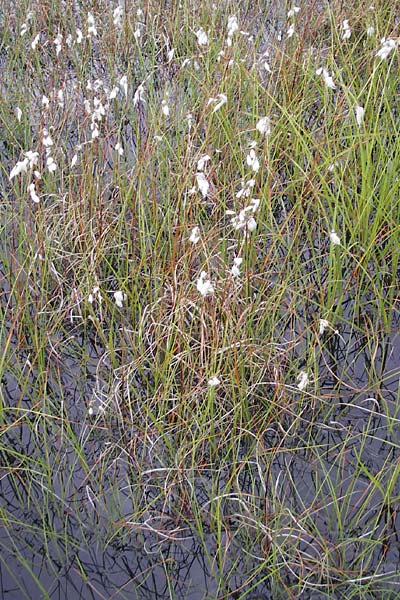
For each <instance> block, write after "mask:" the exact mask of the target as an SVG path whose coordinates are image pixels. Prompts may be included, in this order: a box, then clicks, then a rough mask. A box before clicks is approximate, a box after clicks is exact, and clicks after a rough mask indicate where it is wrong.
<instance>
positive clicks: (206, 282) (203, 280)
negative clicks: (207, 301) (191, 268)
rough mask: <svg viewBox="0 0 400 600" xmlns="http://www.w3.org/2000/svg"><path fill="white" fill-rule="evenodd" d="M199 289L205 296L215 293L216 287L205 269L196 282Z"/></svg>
mask: <svg viewBox="0 0 400 600" xmlns="http://www.w3.org/2000/svg"><path fill="white" fill-rule="evenodd" d="M196 287H197V291H198V292H200V294H201V295H202V296H203V297H204V298H205V297H206V296H211V295H212V294H213V293H214V287H213V285H212V283H211V281H210V279H209V277H208V275H207V273H206V272H205V271H202V272H201V273H200V277H199V278H198V280H197V282H196Z"/></svg>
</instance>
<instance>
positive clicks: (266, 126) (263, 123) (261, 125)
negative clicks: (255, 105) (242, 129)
mask: <svg viewBox="0 0 400 600" xmlns="http://www.w3.org/2000/svg"><path fill="white" fill-rule="evenodd" d="M256 129H257V131H258V132H259V133H261V135H263V136H264V137H267V136H268V135H270V133H271V120H270V118H269V117H261V119H260V120H259V121H258V122H257V125H256Z"/></svg>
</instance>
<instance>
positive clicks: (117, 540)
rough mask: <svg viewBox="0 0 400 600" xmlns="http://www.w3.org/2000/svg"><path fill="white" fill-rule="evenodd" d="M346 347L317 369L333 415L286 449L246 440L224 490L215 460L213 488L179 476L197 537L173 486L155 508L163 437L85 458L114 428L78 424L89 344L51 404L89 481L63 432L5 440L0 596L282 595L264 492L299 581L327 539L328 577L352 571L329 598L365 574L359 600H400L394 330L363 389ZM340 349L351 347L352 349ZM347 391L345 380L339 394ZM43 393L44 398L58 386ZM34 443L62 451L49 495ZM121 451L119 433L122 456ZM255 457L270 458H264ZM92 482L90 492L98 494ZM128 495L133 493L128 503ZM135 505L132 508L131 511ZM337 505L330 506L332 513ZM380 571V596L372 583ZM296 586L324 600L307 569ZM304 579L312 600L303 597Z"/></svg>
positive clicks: (91, 372)
mask: <svg viewBox="0 0 400 600" xmlns="http://www.w3.org/2000/svg"><path fill="white" fill-rule="evenodd" d="M342 338H343V336H342ZM343 342H345V339H344V338H343ZM358 342H359V343H358ZM358 342H357V343H356V341H355V340H354V352H353V353H349V352H346V356H345V358H344V357H343V356H342V357H341V351H342V350H343V347H344V344H343V347H342V346H341V342H339V343H338V344H337V348H336V355H337V358H338V360H337V363H336V364H335V365H331V367H330V369H328V370H327V373H326V380H325V387H324V388H323V392H324V397H325V398H327V399H329V402H330V403H331V405H332V406H331V408H330V411H329V421H327V420H324V419H323V418H322V417H321V419H318V418H317V419H315V418H314V419H313V423H312V425H311V429H310V428H309V427H307V421H308V419H307V413H305V414H304V423H305V425H304V429H303V430H297V431H296V432H294V433H293V435H287V436H285V437H284V441H282V426H281V427H279V426H278V425H277V426H276V427H274V426H272V427H271V428H269V430H268V431H266V432H265V439H264V440H263V448H264V455H263V454H262V452H261V451H260V449H259V448H258V447H256V446H253V447H252V448H250V449H249V447H248V446H247V445H246V443H245V442H244V445H243V449H239V462H240V456H241V455H242V467H241V470H240V472H239V473H238V476H237V478H236V484H235V485H231V484H230V483H229V475H230V473H229V464H228V463H226V464H223V465H221V466H220V472H219V479H218V485H219V489H215V486H214V488H213V484H212V481H215V469H214V472H213V474H211V472H208V471H207V468H200V467H199V468H193V469H192V472H191V473H190V477H189V476H188V478H189V479H190V481H191V485H192V486H193V487H194V488H195V489H194V493H195V495H196V500H197V504H198V506H199V507H201V510H203V511H204V514H203V515H202V517H203V519H204V528H203V537H202V539H200V538H199V533H198V528H197V527H196V526H195V520H194V519H195V517H194V515H191V514H190V511H189V512H188V513H187V518H186V519H183V518H182V514H184V509H183V508H180V509H179V511H177V512H175V513H174V505H175V506H176V505H179V503H180V502H181V500H182V498H181V497H180V488H179V486H178V485H177V484H176V482H174V483H173V484H171V485H172V487H173V486H174V485H176V491H174V492H173V494H172V499H171V500H170V502H169V504H168V505H166V501H165V494H163V493H162V491H163V490H165V486H166V485H168V482H167V483H166V480H167V478H168V477H167V475H166V472H167V469H166V465H164V464H163V446H162V444H163V442H162V440H157V439H156V438H154V439H153V440H151V443H150V445H151V446H152V447H151V450H150V449H149V446H148V443H149V442H148V441H145V440H140V439H139V437H140V436H138V435H137V432H135V431H134V430H132V431H131V432H130V434H129V436H128V437H127V438H126V439H125V440H124V442H125V444H126V446H125V448H123V449H122V451H120V452H117V453H115V449H114V450H113V452H114V454H113V455H112V456H111V455H110V457H109V458H108V459H107V460H106V461H105V462H102V463H100V462H97V461H96V457H99V456H103V457H104V453H105V452H107V447H108V444H109V442H110V441H111V440H112V438H113V437H115V436H119V435H120V432H118V431H116V432H115V433H113V432H110V431H106V429H105V428H104V427H101V426H100V427H99V428H98V430H97V433H96V429H95V428H92V427H89V426H88V425H89V423H91V421H90V418H89V416H88V415H87V408H86V406H87V404H88V396H89V389H90V388H91V386H93V382H94V378H95V369H94V366H92V367H91V366H90V364H93V365H95V364H96V360H97V358H96V352H95V349H94V348H92V349H91V350H89V351H88V355H89V356H90V357H91V360H88V368H87V370H86V374H85V377H82V374H81V376H80V377H73V374H74V372H75V373H76V374H77V373H78V367H77V366H76V365H74V364H73V361H71V362H70V364H69V365H66V368H65V374H64V377H63V381H62V385H63V390H64V402H65V401H66V399H67V397H68V398H69V401H70V403H71V406H70V409H68V410H69V411H70V415H69V418H70V421H71V427H72V430H73V432H74V435H76V439H77V440H78V441H79V447H80V448H81V449H82V452H85V454H86V461H87V462H85V463H84V464H87V465H90V467H91V471H90V472H87V470H85V468H83V467H82V464H80V461H79V460H77V458H76V451H74V448H73V447H72V446H71V444H69V443H67V442H66V440H65V439H64V440H63V439H62V437H60V432H59V428H57V427H55V426H54V424H43V423H41V422H39V421H38V423H37V424H36V426H35V427H33V428H32V427H27V426H26V423H24V421H23V420H20V422H18V421H17V422H16V423H15V424H14V426H13V427H12V428H8V429H7V431H6V433H5V434H3V440H2V451H1V455H0V456H1V464H2V471H1V473H2V476H1V480H0V503H1V507H2V510H3V519H2V527H1V529H0V547H1V561H0V586H1V597H2V598H4V600H12V599H15V600H17V599H18V600H19V599H20V598H51V599H60V600H61V599H67V598H68V599H75V598H76V599H78V598H79V599H85V600H86V599H92V598H93V599H101V598H118V599H125V598H126V599H136V598H137V599H147V598H148V599H152V598H160V599H161V598H162V599H164V598H165V599H166V598H177V599H179V598H187V599H190V600H197V599H199V600H200V599H203V598H210V599H211V598H220V597H221V598H223V597H228V598H239V597H246V598H249V599H251V598H253V599H254V600H255V599H257V598H265V599H268V598H286V597H288V596H287V595H285V594H286V592H284V589H285V588H284V584H287V585H288V586H289V587H290V585H291V584H293V581H294V580H295V579H296V577H297V576H298V575H299V573H298V572H297V571H298V566H296V567H293V568H292V569H291V568H290V565H288V567H287V568H286V569H285V568H284V557H283V556H282V557H281V558H282V571H283V572H285V575H282V578H283V579H282V586H281V588H280V589H279V587H278V588H277V589H276V584H275V585H274V584H273V583H272V578H271V577H270V576H269V574H270V571H269V567H268V563H266V562H265V553H267V554H268V550H266V548H265V544H266V543H267V542H266V540H267V538H268V535H269V534H268V535H267V533H266V532H267V531H268V532H273V531H274V516H273V507H272V506H271V505H269V507H267V508H266V503H267V500H266V499H267V498H269V502H271V497H272V496H273V494H271V491H272V490H271V489H270V488H271V485H273V486H274V487H275V493H276V494H277V495H279V497H280V501H281V503H283V504H284V505H286V507H287V516H286V518H287V523H286V526H285V523H284V522H282V518H281V520H280V522H279V534H278V539H277V540H276V542H277V543H278V544H279V545H280V547H281V549H282V553H283V552H284V548H285V544H289V547H290V544H291V543H292V542H291V541H290V538H291V537H292V536H294V535H295V533H296V532H297V534H296V539H297V541H296V542H293V543H296V545H297V546H298V552H299V553H302V556H304V557H307V560H309V562H310V566H309V567H307V565H306V564H305V565H304V572H303V573H302V574H301V575H302V577H303V578H304V577H305V576H306V577H307V568H309V571H310V573H311V571H312V569H313V568H314V567H313V565H315V563H316V562H318V561H320V560H321V556H322V555H324V556H326V548H325V549H324V553H323V552H322V547H323V546H324V545H326V544H329V545H330V550H329V553H328V554H329V556H330V560H331V562H332V565H335V566H336V567H337V568H338V570H340V568H341V563H343V564H344V561H345V564H346V565H350V566H351V567H352V569H353V571H354V583H349V580H351V577H350V576H349V575H347V579H346V582H345V583H343V585H340V583H339V577H338V585H337V588H336V591H335V593H336V594H337V595H336V596H331V597H335V598H336V597H337V598H342V597H343V598H345V597H347V596H346V594H349V593H350V592H353V591H354V590H353V589H352V587H353V586H356V585H359V582H358V579H359V577H360V576H359V575H358V574H359V573H360V572H361V573H363V577H364V578H365V579H368V577H372V575H373V576H374V578H375V579H376V582H377V583H376V586H377V587H376V589H377V592H376V593H377V594H378V595H376V596H375V595H374V596H372V595H371V596H370V597H371V598H372V597H380V596H379V593H380V592H379V590H381V591H382V593H383V590H385V593H387V594H390V593H393V594H394V595H393V597H398V595H397V594H400V557H399V549H400V511H399V498H400V478H399V477H398V472H399V465H400V444H399V440H400V404H399V353H400V336H399V334H394V335H392V336H385V337H382V339H381V340H380V344H379V345H378V347H376V348H374V356H373V360H374V361H375V373H378V375H377V376H376V378H375V380H374V381H373V382H372V383H371V381H370V375H368V373H370V372H371V370H370V368H369V367H368V368H366V366H368V365H370V361H371V355H370V353H369V350H368V346H366V345H364V346H362V343H361V340H358ZM335 343H336V342H335ZM346 343H347V347H348V344H349V340H346ZM333 355H334V354H331V357H332V356H333ZM332 373H335V377H339V378H340V379H341V380H342V381H343V382H344V383H343V386H342V389H340V390H338V388H337V386H335V385H334V382H333V381H331V379H330V378H332V377H333V375H332ZM346 381H348V382H350V381H351V382H352V384H351V385H350V384H348V385H346ZM3 384H5V385H4V390H5V391H6V393H7V395H8V404H9V405H10V404H11V402H12V398H13V396H14V398H17V397H18V393H16V392H19V390H18V385H17V382H14V381H13V378H12V376H11V375H10V378H9V380H8V381H5V382H3ZM354 386H356V387H357V390H358V391H357V392H356V393H355V391H354ZM374 388H375V390H374ZM65 390H68V395H67V396H66V395H65ZM92 392H93V387H92ZM374 392H375V393H374ZM52 393H56V384H55V388H54V390H52ZM85 395H86V399H85ZM82 400H84V402H83V401H82ZM83 406H84V407H85V408H84V410H82V407H83ZM64 410H66V409H65V407H64ZM310 416H311V415H310ZM283 423H284V421H283ZM34 432H36V435H35V433H34ZM44 437H46V441H47V444H50V445H51V447H52V448H53V451H54V448H57V447H58V448H59V453H57V452H53V455H52V458H51V461H53V466H52V473H51V475H50V477H51V478H52V479H51V482H52V490H49V489H48V485H49V480H48V479H45V478H44V475H43V468H42V467H41V466H40V465H39V464H38V463H37V462H36V461H39V462H40V457H39V455H40V452H42V451H43V447H42V446H41V444H40V440H41V439H43V438H44ZM310 440H312V441H310ZM122 442H123V440H122V438H121V441H120V446H121V444H122ZM7 448H8V449H12V453H8V452H7ZM265 449H267V450H268V451H270V450H273V458H272V459H271V457H270V455H268V452H267V453H265ZM19 456H21V457H22V456H24V457H26V456H29V457H30V458H31V461H32V462H31V468H32V470H33V471H34V470H35V468H36V467H35V464H36V465H37V469H38V477H37V478H35V476H34V474H33V476H32V473H30V476H29V477H26V479H25V478H24V468H26V464H27V463H26V462H24V463H23V465H24V468H22V469H20V468H19V458H18V457H19ZM90 457H91V458H90ZM136 461H140V464H141V468H142V470H143V471H144V472H143V473H142V475H141V477H140V478H138V476H137V473H136V475H135V464H136ZM100 464H101V467H100ZM104 465H106V466H104ZM98 468H99V469H101V472H99V471H97V469H98ZM369 474H370V475H369ZM371 474H372V476H373V477H376V478H377V479H378V480H379V483H380V486H381V487H382V489H383V490H385V489H388V487H389V486H390V488H391V492H390V502H387V503H385V502H384V500H383V499H382V494H381V492H380V487H379V486H376V485H373V483H374V482H373V481H372V480H371ZM96 475H97V478H96ZM99 480H101V482H102V483H101V485H102V489H99V488H97V489H96V485H98V483H96V482H98V481H99ZM230 485H231V487H229V486H230ZM135 486H140V493H139V494H138V493H137V491H135ZM235 486H236V487H235ZM239 492H240V493H239ZM219 495H220V496H221V497H222V496H223V499H222V501H221V503H220V510H221V514H222V516H223V519H222V520H223V522H224V519H225V520H226V523H228V524H229V526H227V527H226V529H225V532H223V533H222V534H221V538H220V539H224V540H225V542H226V547H225V550H226V555H225V556H224V557H223V567H221V568H222V569H223V571H224V572H225V573H226V578H225V581H224V589H222V588H221V584H220V577H219V576H217V573H218V569H219V568H220V565H219V562H218V561H219V560H220V559H221V557H220V556H218V555H216V554H215V553H216V548H217V545H216V533H215V531H213V529H212V527H211V526H210V527H208V526H207V515H208V514H209V510H210V509H211V505H212V502H213V499H214V500H215V498H217V497H218V496H219ZM243 498H244V499H249V502H250V504H251V507H252V511H253V512H255V514H257V512H258V513H261V512H263V511H264V513H265V520H264V523H265V531H264V532H263V531H261V532H260V531H256V529H253V528H252V527H251V522H250V516H249V515H248V514H247V511H246V506H244V502H242V501H241V499H243ZM135 499H136V501H137V502H138V503H139V502H142V503H143V507H144V508H138V506H135ZM336 503H337V504H339V505H340V511H339V513H338V512H337V506H336ZM138 513H141V517H140V519H138V520H137V521H136V522H133V521H132V516H131V515H133V514H138ZM307 513H309V516H308V514H307ZM178 514H179V515H180V516H179V517H178V516H177V515H178ZM299 515H300V517H299ZM338 515H339V516H338ZM5 516H6V517H5ZM299 518H301V523H299V522H298V520H299ZM191 524H193V527H192V526H191ZM46 532H47V534H46ZM117 532H118V534H117ZM243 536H244V537H243ZM285 536H287V539H285ZM371 539H375V540H379V542H377V543H376V544H375V545H374V547H373V548H372V547H368V544H371V542H370V540H371ZM249 540H251V545H249ZM318 540H319V541H318ZM345 540H347V541H345ZM268 543H269V542H268ZM249 547H252V554H251V555H249V553H248V548H249ZM244 548H246V549H247V550H244ZM363 561H365V564H363ZM249 574H251V576H249ZM380 576H381V577H382V587H379V577H380ZM308 580H309V583H310V587H309V588H308V589H307V593H306V595H304V596H302V595H300V596H299V597H304V598H310V597H313V598H324V597H329V596H326V595H325V591H324V583H323V581H321V580H319V581H314V582H313V578H312V576H311V575H310V576H309V577H308ZM218 582H219V583H218ZM255 582H256V583H255ZM313 584H314V585H315V594H314V596H310V594H311V591H310V589H311V590H312V589H313V588H312V585H313ZM368 597H369V596H368ZM388 597H390V595H389V596H388Z"/></svg>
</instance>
